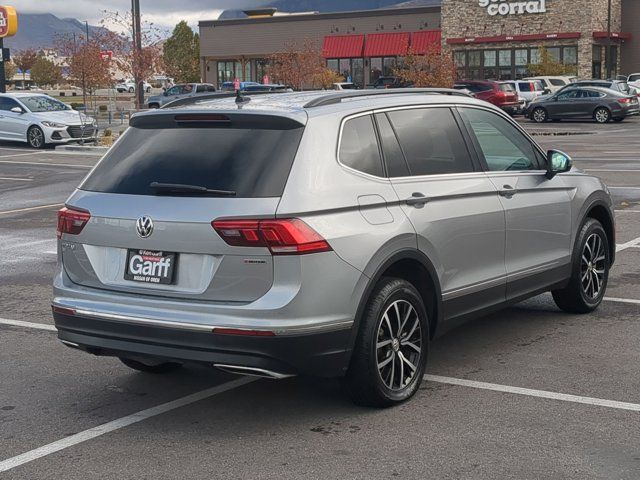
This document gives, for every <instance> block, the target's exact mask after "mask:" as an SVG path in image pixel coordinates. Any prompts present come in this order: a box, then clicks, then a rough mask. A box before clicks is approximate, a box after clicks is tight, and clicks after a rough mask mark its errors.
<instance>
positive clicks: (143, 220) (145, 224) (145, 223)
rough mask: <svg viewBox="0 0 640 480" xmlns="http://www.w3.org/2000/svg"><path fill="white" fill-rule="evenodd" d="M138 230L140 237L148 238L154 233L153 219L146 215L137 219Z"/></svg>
mask: <svg viewBox="0 0 640 480" xmlns="http://www.w3.org/2000/svg"><path fill="white" fill-rule="evenodd" d="M136 232H137V233H138V236H139V237H140V238H147V237H149V236H150V235H151V234H152V233H153V220H151V217H147V216H146V215H144V216H142V217H140V218H139V219H138V220H137V221H136Z"/></svg>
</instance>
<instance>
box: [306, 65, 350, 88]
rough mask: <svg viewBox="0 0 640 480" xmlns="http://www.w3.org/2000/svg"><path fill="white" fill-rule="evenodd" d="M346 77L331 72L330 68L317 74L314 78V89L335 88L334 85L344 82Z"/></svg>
mask: <svg viewBox="0 0 640 480" xmlns="http://www.w3.org/2000/svg"><path fill="white" fill-rule="evenodd" d="M344 80H345V79H344V77H343V76H342V75H340V74H339V73H338V72H335V71H333V70H331V69H330V68H324V69H323V70H322V71H320V73H317V74H316V75H315V77H314V82H313V83H314V85H313V86H314V87H318V88H322V89H331V88H333V84H334V83H340V82H344Z"/></svg>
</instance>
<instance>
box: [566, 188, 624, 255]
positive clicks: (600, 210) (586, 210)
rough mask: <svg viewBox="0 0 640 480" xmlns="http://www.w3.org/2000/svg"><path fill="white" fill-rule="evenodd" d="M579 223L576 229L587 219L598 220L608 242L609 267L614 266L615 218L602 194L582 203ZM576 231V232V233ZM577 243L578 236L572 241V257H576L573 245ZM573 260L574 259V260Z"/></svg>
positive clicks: (599, 193)
mask: <svg viewBox="0 0 640 480" xmlns="http://www.w3.org/2000/svg"><path fill="white" fill-rule="evenodd" d="M579 218H580V221H579V222H578V224H577V227H578V229H579V228H581V226H582V225H583V224H584V222H585V221H586V219H587V218H593V219H595V220H598V221H599V222H600V223H601V224H602V228H604V231H605V233H606V234H607V239H608V240H609V258H610V260H611V262H610V263H611V265H613V264H614V262H615V258H616V226H615V218H614V216H613V213H612V211H611V207H610V205H609V202H608V201H607V198H606V197H604V192H596V193H594V194H593V195H592V196H591V197H590V198H588V199H587V201H586V202H585V203H584V206H583V208H582V210H581V212H580V216H579ZM578 229H576V231H578ZM577 241H578V235H577V234H576V237H575V239H574V248H573V255H577V253H576V250H577V249H576V248H575V244H576V242H577ZM574 260H575V259H574Z"/></svg>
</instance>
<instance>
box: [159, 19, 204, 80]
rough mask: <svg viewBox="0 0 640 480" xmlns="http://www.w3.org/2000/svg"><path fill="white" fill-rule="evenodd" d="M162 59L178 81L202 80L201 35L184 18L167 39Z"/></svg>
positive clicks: (165, 66) (168, 72) (166, 68)
mask: <svg viewBox="0 0 640 480" xmlns="http://www.w3.org/2000/svg"><path fill="white" fill-rule="evenodd" d="M162 60H163V65H164V68H165V71H166V73H167V74H169V75H170V76H171V77H173V78H174V79H175V80H176V81H177V82H198V81H200V36H199V35H198V34H197V33H194V32H193V30H192V29H191V27H190V26H189V25H187V22H185V21H184V20H183V21H181V22H180V23H178V24H177V25H176V26H175V28H174V29H173V33H172V34H171V37H169V38H168V39H167V40H166V41H165V43H164V46H163V53H162Z"/></svg>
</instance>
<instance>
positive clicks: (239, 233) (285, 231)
mask: <svg viewBox="0 0 640 480" xmlns="http://www.w3.org/2000/svg"><path fill="white" fill-rule="evenodd" d="M211 225H212V226H213V228H214V229H215V231H216V232H218V235H220V237H222V239H223V240H224V241H225V242H227V243H228V244H229V245H232V246H234V247H267V248H268V249H269V250H270V251H271V253H272V254H273V255H304V254H307V253H318V252H328V251H330V250H331V247H330V246H329V244H328V243H327V241H326V240H325V239H324V238H322V237H321V236H320V235H319V234H318V233H317V232H316V231H315V230H313V229H312V228H311V227H310V226H309V225H307V224H306V223H304V222H303V221H302V220H300V219H298V218H287V219H282V220H214V221H213V222H211Z"/></svg>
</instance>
